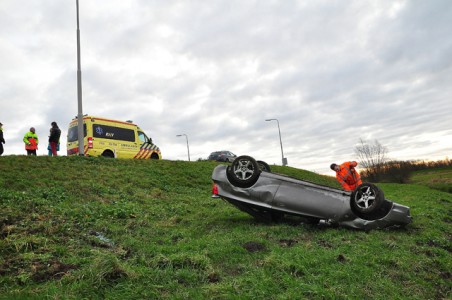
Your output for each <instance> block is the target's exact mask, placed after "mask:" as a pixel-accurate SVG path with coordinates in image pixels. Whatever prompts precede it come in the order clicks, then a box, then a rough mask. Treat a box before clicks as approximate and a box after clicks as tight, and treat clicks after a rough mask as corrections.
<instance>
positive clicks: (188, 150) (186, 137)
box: [176, 133, 190, 161]
mask: <svg viewBox="0 0 452 300" xmlns="http://www.w3.org/2000/svg"><path fill="white" fill-rule="evenodd" d="M183 135H185V139H186V140H187V152H188V161H190V147H189V146H188V136H187V135H186V134H185V133H183V134H178V135H176V136H183Z"/></svg>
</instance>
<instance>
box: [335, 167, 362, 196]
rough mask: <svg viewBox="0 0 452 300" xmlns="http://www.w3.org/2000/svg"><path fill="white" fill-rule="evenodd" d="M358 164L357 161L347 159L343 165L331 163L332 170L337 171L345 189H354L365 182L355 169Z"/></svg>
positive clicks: (337, 176) (338, 178)
mask: <svg viewBox="0 0 452 300" xmlns="http://www.w3.org/2000/svg"><path fill="white" fill-rule="evenodd" d="M357 165H358V163H357V162H356V161H347V162H344V163H343V164H341V165H337V164H331V166H330V168H331V170H333V171H335V172H336V178H337V180H338V181H339V183H340V184H341V185H342V187H343V188H344V190H346V191H353V190H355V189H356V188H357V187H358V186H359V185H360V184H362V183H363V182H362V181H361V177H360V176H359V173H358V172H357V171H356V170H355V167H356V166H357Z"/></svg>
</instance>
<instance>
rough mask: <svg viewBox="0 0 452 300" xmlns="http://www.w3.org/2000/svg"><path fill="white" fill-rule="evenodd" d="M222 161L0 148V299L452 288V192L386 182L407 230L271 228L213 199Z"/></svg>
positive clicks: (365, 293) (415, 293)
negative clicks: (0, 152)
mask: <svg viewBox="0 0 452 300" xmlns="http://www.w3.org/2000/svg"><path fill="white" fill-rule="evenodd" d="M215 165H216V163H213V162H191V163H189V162H174V161H120V160H107V159H86V158H79V157H75V158H68V157H58V158H49V157H37V158H36V157H24V156H16V157H14V156H11V157H0V174H1V175H0V298H7V299H11V298H17V299H23V298H27V297H28V298H33V299H36V298H55V299H80V298H83V297H84V298H89V299H101V298H109V299H140V298H161V299H174V298H179V299H199V298H209V299H211V298H215V299H234V298H237V297H239V296H240V297H241V298H242V299H246V298H250V299H251V298H252V299H299V298H308V299H311V298H312V299H316V298H323V299H325V298H327V299H333V298H334V299H348V298H356V299H366V298H367V299H370V298H372V299H440V298H450V297H452V294H451V283H450V282H451V281H450V279H451V270H452V259H451V254H450V253H451V232H452V230H451V229H452V226H451V221H452V217H451V212H452V206H451V203H452V195H451V194H448V193H444V192H440V191H435V190H432V189H429V188H428V187H426V186H422V185H397V184H382V185H380V187H382V189H383V190H384V192H385V195H386V197H387V198H389V199H392V200H395V201H396V202H398V203H401V204H404V205H408V206H410V207H411V213H412V215H413V217H414V223H413V224H410V225H409V226H407V227H406V228H404V229H397V230H395V229H392V230H375V231H371V232H362V231H354V230H349V229H344V228H322V227H315V226H310V225H305V224H298V223H296V222H288V223H282V224H270V225H268V224H262V223H257V222H255V221H254V220H253V219H252V218H251V217H250V216H248V215H247V214H244V213H243V212H241V211H239V210H237V209H235V208H234V207H232V206H231V205H229V204H227V203H225V202H223V201H221V200H218V199H212V198H210V191H211V181H210V174H211V171H212V169H213V168H214V167H215ZM273 169H274V171H277V172H281V173H286V174H288V175H291V176H297V177H299V178H305V179H308V180H310V181H316V182H319V183H322V184H331V185H333V186H337V183H335V181H334V179H332V178H327V177H322V176H318V175H315V174H313V173H310V172H306V171H302V170H297V169H293V168H287V167H273Z"/></svg>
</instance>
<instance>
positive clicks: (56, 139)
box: [49, 122, 61, 156]
mask: <svg viewBox="0 0 452 300" xmlns="http://www.w3.org/2000/svg"><path fill="white" fill-rule="evenodd" d="M50 125H52V127H51V128H50V136H49V144H50V149H51V150H52V155H53V156H58V154H57V148H58V144H59V143H60V136H61V130H60V128H58V125H57V123H56V122H52V123H51V124H50Z"/></svg>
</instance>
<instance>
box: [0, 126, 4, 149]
mask: <svg viewBox="0 0 452 300" xmlns="http://www.w3.org/2000/svg"><path fill="white" fill-rule="evenodd" d="M2 127H3V124H2V123H0V156H1V155H2V154H3V144H4V143H5V139H4V138H3V128H2Z"/></svg>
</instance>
